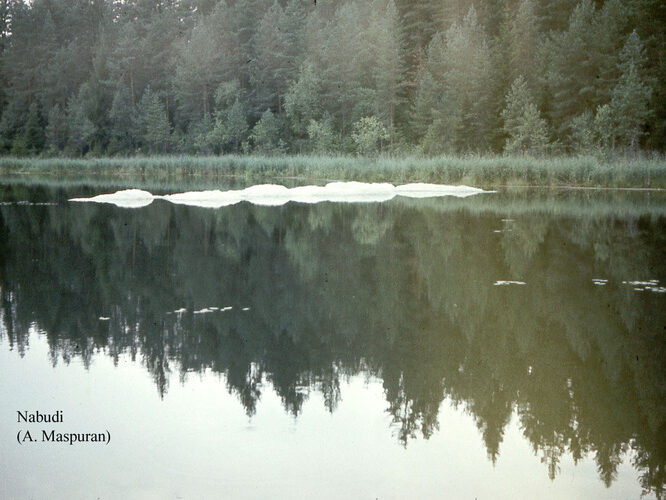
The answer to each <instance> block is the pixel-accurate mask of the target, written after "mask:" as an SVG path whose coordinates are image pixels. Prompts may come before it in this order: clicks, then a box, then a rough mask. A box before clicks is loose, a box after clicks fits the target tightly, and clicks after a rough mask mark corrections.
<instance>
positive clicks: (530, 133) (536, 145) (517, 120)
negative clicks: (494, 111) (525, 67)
mask: <svg viewBox="0 0 666 500" xmlns="http://www.w3.org/2000/svg"><path fill="white" fill-rule="evenodd" d="M502 118H503V119H504V131H505V132H506V134H507V136H508V138H507V139H506V145H505V148H504V149H505V151H506V152H507V153H529V154H532V155H541V154H543V153H544V152H545V150H546V147H547V145H548V129H547V126H546V120H544V119H543V118H541V115H540V113H539V110H538V109H537V107H536V104H535V103H534V102H533V99H532V96H531V95H530V90H529V87H528V84H527V81H526V80H525V79H524V78H523V77H522V75H521V76H519V77H518V78H516V80H515V81H514V82H513V84H512V85H511V90H510V91H509V93H508V94H507V96H506V107H505V108H504V110H503V111H502Z"/></svg>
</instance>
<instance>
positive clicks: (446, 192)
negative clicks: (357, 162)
mask: <svg viewBox="0 0 666 500" xmlns="http://www.w3.org/2000/svg"><path fill="white" fill-rule="evenodd" d="M389 185H390V184H389ZM395 191H396V194H398V195H400V196H407V197H409V198H433V197H437V196H455V197H457V198H466V197H467V196H472V195H475V194H480V193H492V192H493V191H484V190H483V189H479V188H475V187H471V186H465V185H460V186H448V185H446V184H424V183H414V184H404V185H402V186H398V187H396V188H395Z"/></svg>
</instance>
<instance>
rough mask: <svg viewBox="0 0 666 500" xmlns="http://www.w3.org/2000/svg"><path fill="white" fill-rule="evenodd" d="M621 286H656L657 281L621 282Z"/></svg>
mask: <svg viewBox="0 0 666 500" xmlns="http://www.w3.org/2000/svg"><path fill="white" fill-rule="evenodd" d="M622 284H623V285H631V286H657V285H658V284H659V280H648V281H623V282H622Z"/></svg>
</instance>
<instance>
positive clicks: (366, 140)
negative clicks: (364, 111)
mask: <svg viewBox="0 0 666 500" xmlns="http://www.w3.org/2000/svg"><path fill="white" fill-rule="evenodd" d="M389 137H390V136H389V133H388V130H387V129H386V127H385V126H384V124H383V123H382V122H381V120H379V118H377V117H376V116H366V117H363V118H361V119H360V120H359V121H357V122H356V123H355V124H354V128H353V131H352V139H353V141H354V143H355V144H356V148H357V151H358V152H359V153H360V154H362V155H373V154H376V153H377V152H379V151H381V149H382V147H383V145H384V143H385V142H386V141H388V139H389Z"/></svg>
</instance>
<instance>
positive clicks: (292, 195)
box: [69, 182, 494, 208]
mask: <svg viewBox="0 0 666 500" xmlns="http://www.w3.org/2000/svg"><path fill="white" fill-rule="evenodd" d="M492 192H494V191H484V190H483V189H479V188H475V187H470V186H447V185H443V184H423V183H416V184H404V185H402V186H397V187H396V186H394V185H393V184H388V183H366V182H330V183H328V184H326V185H325V186H300V187H295V188H291V189H290V188H287V187H285V186H280V185H278V184H259V185H256V186H251V187H248V188H246V189H242V190H231V191H220V190H212V191H188V192H185V193H176V194H168V195H164V196H159V195H153V194H151V193H149V192H148V191H143V190H141V189H125V190H122V191H116V192H115V193H110V194H100V195H98V196H93V197H92V198H73V199H71V200H69V201H89V202H94V203H112V204H114V205H116V206H118V207H123V208H140V207H145V206H147V205H150V204H151V203H152V202H153V200H156V199H163V200H166V201H169V202H171V203H177V204H179V205H189V206H197V207H204V208H220V207H226V206H229V205H234V204H236V203H239V202H241V201H247V202H249V203H253V204H255V205H265V206H279V205H284V204H285V203H289V202H290V201H293V202H297V203H320V202H323V201H330V202H339V203H373V202H375V203H376V202H382V201H388V200H390V199H392V198H394V197H396V196H405V197H408V198H434V197H440V196H455V197H458V198H466V197H467V196H472V195H475V194H480V193H492Z"/></svg>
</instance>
